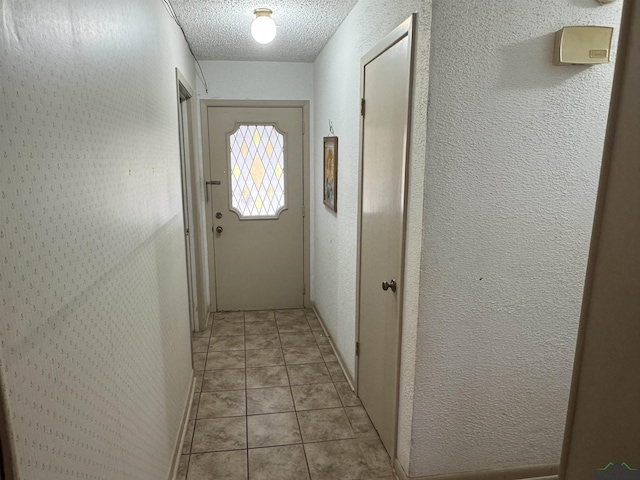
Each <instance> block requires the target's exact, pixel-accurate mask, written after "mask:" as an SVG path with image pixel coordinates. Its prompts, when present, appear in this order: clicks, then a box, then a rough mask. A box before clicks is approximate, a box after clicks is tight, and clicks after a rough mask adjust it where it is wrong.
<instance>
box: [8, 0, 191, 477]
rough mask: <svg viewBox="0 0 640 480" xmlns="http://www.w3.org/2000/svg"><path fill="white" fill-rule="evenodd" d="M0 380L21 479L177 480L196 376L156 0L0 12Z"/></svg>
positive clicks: (183, 65)
mask: <svg viewBox="0 0 640 480" xmlns="http://www.w3.org/2000/svg"><path fill="white" fill-rule="evenodd" d="M0 10H1V12H0V13H1V14H2V18H3V26H2V29H1V31H0V35H1V37H0V90H1V91H2V96H1V100H0V101H1V102H2V103H1V108H0V111H1V112H2V113H1V115H0V212H1V214H0V218H1V221H0V263H1V267H0V312H1V313H0V365H1V366H2V369H1V373H0V377H1V378H0V387H1V390H2V395H3V400H4V404H5V406H6V410H7V412H6V413H7V416H8V421H9V432H8V433H9V435H10V436H11V439H12V440H13V442H14V452H13V453H14V455H15V459H14V460H15V464H16V467H17V476H16V478H18V479H22V480H68V479H70V478H83V479H98V478H101V479H122V478H129V479H139V480H143V479H144V480H148V479H153V480H159V479H166V478H168V474H169V469H170V466H171V462H172V454H173V452H174V446H175V445H176V442H177V440H178V438H177V436H178V434H179V429H180V425H181V420H182V415H183V411H184V407H185V402H186V400H187V394H188V391H189V386H190V381H191V378H192V372H191V358H190V346H189V318H188V308H187V292H186V273H185V251H184V239H183V223H182V205H181V186H180V162H179V147H178V121H177V104H176V82H175V67H179V68H180V69H181V70H182V72H184V73H185V75H186V76H187V79H188V81H189V82H190V83H191V84H192V85H195V76H194V69H193V60H192V59H191V57H190V55H189V52H188V50H187V47H186V45H185V42H184V41H183V39H182V36H181V33H180V31H179V29H178V28H177V27H176V26H175V24H174V23H173V22H172V21H171V20H170V18H169V17H168V15H167V13H166V11H165V10H164V7H163V6H162V2H160V1H157V2H156V1H153V2H151V1H135V2H132V1H129V0H110V1H108V2H101V1H97V0H51V1H47V2H43V1H36V0H20V1H18V0H9V1H3V2H1V3H0Z"/></svg>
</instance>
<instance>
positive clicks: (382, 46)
mask: <svg viewBox="0 0 640 480" xmlns="http://www.w3.org/2000/svg"><path fill="white" fill-rule="evenodd" d="M416 18H417V15H416V14H415V13H413V14H412V15H411V16H410V17H409V18H407V19H406V20H405V21H404V22H402V23H401V24H400V25H399V26H398V27H396V28H395V29H394V30H393V31H392V32H391V33H389V34H388V35H387V36H386V37H385V38H384V39H382V40H381V41H380V42H378V43H377V44H376V45H375V46H374V47H373V48H372V49H371V50H369V52H367V53H366V54H365V55H364V56H363V57H362V58H361V60H360V98H361V99H364V93H365V67H366V66H367V64H369V63H371V62H372V61H373V60H375V59H376V58H377V57H379V56H380V55H382V54H383V53H384V52H385V51H387V50H388V49H389V48H391V47H392V46H394V45H395V44H396V43H398V42H399V41H400V40H402V39H403V38H405V37H408V39H409V50H410V55H409V62H410V65H409V96H408V108H407V119H406V122H405V129H404V140H403V143H404V153H403V158H404V162H403V170H404V172H403V174H402V176H403V178H404V181H403V184H402V195H401V202H402V251H401V252H400V278H401V282H400V285H399V292H398V312H399V313H398V316H399V322H398V330H399V331H398V371H397V377H396V385H395V391H396V409H395V412H391V414H392V415H393V417H394V423H395V432H394V435H393V448H392V449H391V451H390V452H389V455H390V456H391V457H392V459H391V460H392V461H393V460H394V458H395V457H396V456H397V447H398V415H399V407H400V405H399V404H400V402H399V397H400V373H401V367H402V365H401V360H402V324H403V317H404V308H403V307H404V292H405V258H406V248H407V202H408V197H407V192H408V185H409V172H410V169H409V160H410V156H411V149H410V147H411V119H412V115H413V83H414V79H413V77H414V64H415V48H416V47H415V41H414V38H415V27H416V23H417V22H416ZM365 108H366V106H365ZM362 113H363V112H362V110H361V112H360V132H359V150H360V152H359V159H358V162H359V163H358V220H357V221H358V235H357V238H358V240H357V250H356V342H359V341H360V297H361V292H360V271H361V261H362V251H361V249H362V194H363V188H362V181H363V166H364V148H363V147H364V146H363V143H364V116H363V115H362ZM359 371H360V357H359V356H358V355H357V349H356V357H355V368H354V386H355V390H356V393H358V390H359V381H360V379H359V377H360V375H359Z"/></svg>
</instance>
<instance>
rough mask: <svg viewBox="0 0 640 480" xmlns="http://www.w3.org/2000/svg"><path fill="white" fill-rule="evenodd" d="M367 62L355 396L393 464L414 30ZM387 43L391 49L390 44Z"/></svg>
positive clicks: (364, 92) (365, 64)
mask: <svg viewBox="0 0 640 480" xmlns="http://www.w3.org/2000/svg"><path fill="white" fill-rule="evenodd" d="M402 31H403V32H405V33H404V35H402V36H401V38H399V39H398V38H396V37H397V36H398V35H397V31H396V33H394V34H393V35H394V38H392V39H391V41H390V42H389V43H388V44H387V45H386V46H385V48H382V49H381V48H380V47H378V50H379V51H378V52H377V53H376V56H374V58H372V59H371V60H370V61H368V62H367V61H366V60H365V62H364V72H363V82H364V83H363V98H364V109H363V110H364V117H363V131H362V132H363V133H362V135H363V138H362V199H361V212H360V215H361V216H360V218H361V224H360V262H359V264H360V276H359V278H360V289H359V292H360V296H359V332H358V341H359V358H358V395H359V396H360V398H361V400H362V403H363V405H364V407H365V409H366V410H367V412H368V413H369V416H370V417H371V420H372V422H373V424H374V425H375V427H376V429H377V430H378V433H379V434H380V438H381V440H382V443H383V444H384V446H385V448H386V449H387V451H388V452H389V454H390V456H391V457H392V458H393V457H394V454H395V443H396V430H397V395H398V366H399V354H400V331H401V313H402V312H401V298H402V265H403V253H404V250H403V246H404V221H405V214H404V204H405V201H404V198H405V164H406V155H407V138H408V137H407V124H408V117H409V98H410V96H409V91H410V89H409V87H410V78H411V76H410V65H411V44H410V43H411V42H410V36H409V33H408V32H409V31H410V30H407V29H405V30H402ZM389 45H390V46H389Z"/></svg>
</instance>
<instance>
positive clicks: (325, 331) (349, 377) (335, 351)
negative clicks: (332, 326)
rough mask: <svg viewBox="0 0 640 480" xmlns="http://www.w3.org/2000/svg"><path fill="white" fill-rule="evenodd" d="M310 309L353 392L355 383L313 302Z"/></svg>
mask: <svg viewBox="0 0 640 480" xmlns="http://www.w3.org/2000/svg"><path fill="white" fill-rule="evenodd" d="M311 308H312V309H313V311H314V312H315V313H316V317H318V321H319V322H320V326H321V327H322V331H323V332H324V334H325V336H326V337H327V339H328V340H329V343H330V344H331V348H332V349H333V352H334V353H335V354H336V358H337V359H338V364H339V365H340V368H341V369H342V373H343V374H344V378H346V379H347V382H349V386H350V387H351V390H353V391H354V392H355V391H356V389H355V388H354V384H355V382H354V381H353V378H351V375H349V372H348V371H347V369H346V368H345V367H344V359H343V358H342V355H341V354H340V351H339V350H338V349H337V348H336V344H335V343H334V341H333V338H332V337H331V334H330V333H329V331H328V330H327V325H326V324H325V323H324V320H323V319H322V315H320V312H318V309H317V308H316V304H315V302H311Z"/></svg>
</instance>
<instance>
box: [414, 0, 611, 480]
mask: <svg viewBox="0 0 640 480" xmlns="http://www.w3.org/2000/svg"><path fill="white" fill-rule="evenodd" d="M621 4H622V2H617V3H613V4H610V5H605V6H600V5H599V4H598V3H597V2H595V1H593V0H573V1H571V2H569V1H566V0H545V1H539V2H529V1H524V0H517V1H511V2H505V1H503V0H488V1H484V2H448V1H436V2H435V3H434V8H433V32H432V33H433V35H432V39H433V49H432V56H431V84H430V104H429V119H428V155H427V166H426V172H427V173H426V186H425V211H424V225H425V229H424V237H423V242H424V245H425V249H424V253H423V258H422V266H421V270H422V283H421V302H420V325H419V329H418V342H417V343H418V350H417V358H416V391H415V398H414V415H413V442H412V454H411V465H410V473H411V474H412V475H414V476H418V475H435V474H441V473H451V472H456V471H473V470H480V469H488V468H509V467H520V466H525V465H542V464H557V463H558V461H559V456H560V451H561V445H562V437H563V428H564V419H565V413H566V408H567V401H568V393H569V384H570V378H571V369H572V362H573V357H574V349H575V340H576V332H577V327H578V320H579V316H580V305H581V298H582V289H583V281H584V276H585V267H586V262H587V255H588V248H589V240H590V232H591V226H592V218H593V214H594V204H595V196H596V190H597V182H598V175H599V169H600V162H601V156H602V149H603V139H604V135H605V126H606V121H607V111H608V105H609V97H610V89H611V82H612V74H613V64H610V65H601V66H594V67H591V68H588V67H580V66H569V67H554V66H552V65H551V59H552V51H553V33H554V32H555V31H556V30H558V29H560V28H561V27H562V26H564V25H584V24H591V25H610V26H615V27H616V29H617V27H618V24H619V18H620V11H621ZM616 32H617V30H616Z"/></svg>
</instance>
